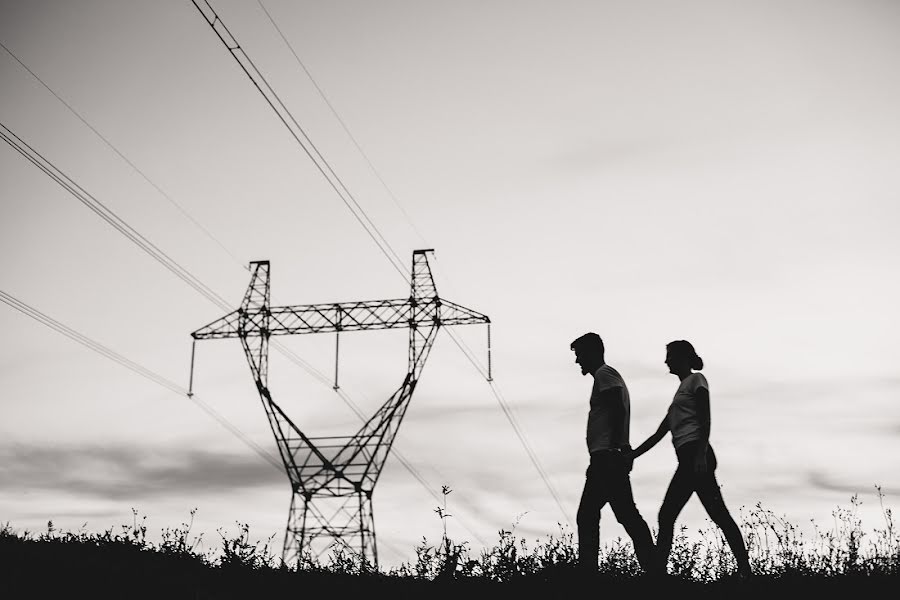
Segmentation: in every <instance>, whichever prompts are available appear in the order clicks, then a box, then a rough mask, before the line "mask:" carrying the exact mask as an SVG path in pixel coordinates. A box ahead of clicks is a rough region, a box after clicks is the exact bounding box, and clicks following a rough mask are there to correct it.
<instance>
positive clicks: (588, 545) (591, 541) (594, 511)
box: [576, 461, 606, 573]
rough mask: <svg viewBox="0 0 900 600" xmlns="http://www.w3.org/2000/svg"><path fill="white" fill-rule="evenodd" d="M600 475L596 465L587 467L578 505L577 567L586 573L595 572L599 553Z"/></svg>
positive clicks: (601, 496) (603, 499) (603, 498)
mask: <svg viewBox="0 0 900 600" xmlns="http://www.w3.org/2000/svg"><path fill="white" fill-rule="evenodd" d="M601 480H602V473H601V469H600V468H599V466H598V465H596V464H593V461H592V464H591V465H590V466H589V467H588V469H587V473H586V474H585V478H584V490H583V491H582V492H581V502H579V503H578V515H577V516H576V521H577V524H578V566H579V567H581V568H583V569H585V570H587V571H588V572H591V573H593V572H595V571H596V570H597V555H598V554H599V552H600V510H601V509H602V508H603V505H604V504H606V498H605V497H604V492H603V486H602V481H601Z"/></svg>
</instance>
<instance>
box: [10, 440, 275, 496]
mask: <svg viewBox="0 0 900 600" xmlns="http://www.w3.org/2000/svg"><path fill="white" fill-rule="evenodd" d="M284 482H285V477H284V475H283V474H281V473H278V472H277V471H276V470H275V469H273V468H272V466H271V465H269V464H266V463H265V462H263V461H262V460H261V459H259V458H257V457H255V456H252V455H247V456H243V455H237V454H228V453H219V452H210V451H205V450H198V449H193V448H190V449H169V450H160V449H142V448H135V447H125V446H99V445H90V446H56V447H37V446H32V445H25V444H16V445H10V446H5V447H0V483H2V486H3V487H4V488H6V489H10V488H17V489H20V490H22V489H43V490H56V491H59V492H63V493H68V494H75V495H80V496H86V497H94V498H103V499H111V500H121V499H127V498H134V497H140V498H148V497H160V496H175V495H182V494H183V495H187V496H190V495H192V494H194V493H197V492H204V493H209V492H216V491H234V490H235V489H239V488H257V487H265V486H272V485H277V484H282V485H283V484H284Z"/></svg>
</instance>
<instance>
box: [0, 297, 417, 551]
mask: <svg viewBox="0 0 900 600" xmlns="http://www.w3.org/2000/svg"><path fill="white" fill-rule="evenodd" d="M0 301H2V302H4V303H5V304H7V305H8V306H10V307H12V308H14V309H16V310H18V311H19V312H21V313H22V314H24V315H26V316H28V317H30V318H32V319H34V320H35V321H37V322H38V323H41V324H42V325H45V326H46V327H49V328H50V329H52V330H53V331H56V332H57V333H60V334H62V335H64V336H66V337H68V338H69V339H71V340H73V341H75V342H78V343H79V344H81V345H82V346H85V347H86V348H88V349H89V350H92V351H94V352H96V353H98V354H100V355H101V356H104V357H106V358H108V359H110V360H112V361H113V362H115V363H118V364H120V365H122V366H123V367H126V368H127V369H130V370H131V371H134V372H135V373H137V374H138V375H140V376H142V377H145V378H146V379H149V380H150V381H152V382H154V383H156V384H157V385H160V386H162V387H164V388H166V389H168V390H169V391H171V392H174V393H176V394H178V395H179V396H184V397H185V398H187V399H188V400H191V401H192V402H193V403H194V404H196V405H197V406H199V407H200V408H201V409H202V410H203V411H204V412H205V413H206V414H207V415H209V416H210V417H212V418H213V419H215V420H216V421H217V422H218V423H219V424H220V425H221V426H222V427H224V428H225V429H227V430H228V431H229V432H230V433H232V434H233V435H235V436H236V437H237V438H238V439H240V440H241V441H242V442H244V444H246V445H247V446H248V447H249V448H250V449H251V450H253V451H254V452H256V454H258V455H259V456H260V457H261V458H262V459H263V460H265V461H266V462H267V463H269V464H270V465H272V466H273V467H275V468H276V469H277V470H278V471H279V472H280V473H283V472H284V465H283V464H282V463H281V461H279V460H278V459H277V458H275V457H274V456H272V454H271V453H269V452H268V451H266V450H265V448H263V447H262V446H260V445H259V444H257V443H256V442H254V441H253V440H252V439H251V438H250V437H249V436H248V435H247V434H245V433H244V432H243V431H242V430H241V429H240V428H239V427H237V426H236V425H234V424H232V423H231V422H230V421H229V420H228V419H227V418H226V417H224V416H223V415H222V414H221V413H219V412H218V411H217V410H216V409H214V408H213V407H211V406H210V405H209V404H207V403H206V402H204V401H203V400H201V399H199V398H197V395H196V394H190V393H188V390H187V389H185V388H184V387H182V386H180V385H178V384H177V383H175V382H174V381H172V380H170V379H167V378H166V377H163V376H162V375H160V374H158V373H155V372H154V371H151V370H150V369H148V368H146V367H144V366H143V365H141V364H139V363H136V362H134V361H133V360H130V359H128V358H126V357H125V356H122V355H121V354H119V353H118V352H115V351H114V350H112V349H110V348H108V347H106V346H104V345H103V344H101V343H99V342H97V341H95V340H93V339H91V338H89V337H87V336H86V335H84V334H82V333H79V332H78V331H76V330H74V329H72V328H71V327H68V326H67V325H65V324H63V323H61V322H59V321H57V320H56V319H54V318H52V317H50V316H48V315H46V314H45V313H42V312H41V311H39V310H37V309H36V308H34V307H32V306H29V305H28V304H26V303H25V302H23V301H21V300H19V299H18V298H16V297H14V296H12V295H11V294H8V293H6V292H4V291H3V290H0ZM383 543H385V542H383ZM385 545H386V546H387V547H388V548H390V549H391V550H393V551H394V552H395V553H396V554H398V555H402V554H403V553H402V552H401V551H400V550H399V549H398V548H397V547H396V546H394V545H393V544H389V543H385Z"/></svg>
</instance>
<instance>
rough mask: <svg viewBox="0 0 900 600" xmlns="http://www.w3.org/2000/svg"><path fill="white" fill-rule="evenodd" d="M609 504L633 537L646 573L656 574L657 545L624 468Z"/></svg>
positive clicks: (635, 548) (637, 554)
mask: <svg viewBox="0 0 900 600" xmlns="http://www.w3.org/2000/svg"><path fill="white" fill-rule="evenodd" d="M611 492H612V493H611V494H610V499H609V504H610V506H611V507H612V509H613V512H614V513H615V515H616V520H617V521H619V523H621V524H622V527H624V528H625V531H626V532H627V533H628V535H629V536H630V537H631V541H632V543H633V544H634V553H635V555H636V556H637V559H638V562H639V563H640V564H641V568H642V569H643V570H644V572H645V573H652V574H656V573H658V572H660V571H661V570H662V569H661V566H662V565H660V563H659V560H658V558H657V552H656V546H655V545H654V544H653V537H652V536H651V535H650V528H649V527H647V522H646V521H645V520H644V517H642V516H641V513H640V512H638V509H637V506H635V504H634V494H633V493H632V490H631V478H630V477H629V476H628V473H626V472H625V471H624V469H623V471H622V473H621V474H617V475H616V478H615V485H613V486H612V489H611Z"/></svg>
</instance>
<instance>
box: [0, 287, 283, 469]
mask: <svg viewBox="0 0 900 600" xmlns="http://www.w3.org/2000/svg"><path fill="white" fill-rule="evenodd" d="M0 301H3V302H4V303H6V304H7V305H9V306H10V307H12V308H14V309H16V310H18V311H19V312H21V313H22V314H24V315H26V316H28V317H31V318H32V319H34V320H35V321H37V322H38V323H41V324H42V325H45V326H46V327H49V328H50V329H52V330H54V331H56V332H57V333H61V334H62V335H64V336H66V337H67V338H69V339H71V340H74V341H76V342H78V343H79V344H81V345H82V346H84V347H86V348H88V349H89V350H92V351H94V352H96V353H97V354H100V355H101V356H105V357H106V358H108V359H109V360H111V361H113V362H116V363H118V364H120V365H122V366H123V367H125V368H127V369H130V370H132V371H134V372H135V373H137V374H138V375H140V376H141V377H144V378H146V379H149V380H150V381H152V382H153V383H155V384H157V385H159V386H162V387H164V388H166V389H167V390H169V391H170V392H174V393H176V394H178V395H179V396H184V397H185V398H188V399H189V400H191V401H192V402H194V403H195V404H197V406H199V407H200V408H201V409H202V410H203V411H204V412H206V414H208V415H209V416H211V417H212V418H213V419H215V420H216V421H217V422H218V423H219V424H220V425H221V426H222V427H224V428H225V429H227V430H228V431H229V432H231V433H232V434H233V435H234V436H236V437H237V438H238V439H240V440H241V441H242V442H244V444H246V445H247V446H248V447H249V448H250V449H251V450H253V451H254V452H256V453H257V454H258V455H259V456H260V457H262V458H263V460H265V461H266V462H268V463H269V464H271V465H272V466H274V467H275V468H276V469H278V471H279V472H284V466H283V465H282V464H281V461H279V460H278V459H276V458H275V457H274V456H272V454H271V453H269V452H268V451H266V450H265V449H264V448H263V447H262V446H260V445H259V444H257V443H256V442H254V441H253V440H252V439H250V437H249V436H248V435H247V434H245V433H244V432H243V431H241V429H240V428H238V427H237V426H236V425H233V424H232V423H231V422H230V421H229V420H228V419H227V418H225V417H224V416H223V415H222V414H220V413H219V412H218V411H216V410H215V409H214V408H212V407H211V406H209V405H208V404H207V403H206V402H204V401H202V400H201V399H199V398H197V396H196V394H193V395H191V394H188V391H187V389H185V388H184V387H183V386H180V385H178V384H177V383H175V382H174V381H172V380H171V379H167V378H166V377H163V376H162V375H160V374H159V373H156V372H154V371H151V370H150V369H148V368H146V367H144V366H143V365H141V364H139V363H137V362H135V361H133V360H130V359H128V358H126V357H124V356H122V355H121V354H119V353H118V352H116V351H115V350H112V349H110V348H108V347H106V346H104V345H103V344H101V343H99V342H97V341H94V340H93V339H91V338H89V337H88V336H86V335H84V334H82V333H79V332H78V331H76V330H74V329H72V328H71V327H68V326H67V325H65V324H63V323H61V322H59V321H57V320H56V319H54V318H52V317H50V316H48V315H46V314H45V313H42V312H41V311H39V310H38V309H36V308H34V307H32V306H29V305H28V304H26V303H25V302H23V301H22V300H19V299H18V298H16V297H15V296H12V295H11V294H8V293H6V292H4V291H3V290H0Z"/></svg>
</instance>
